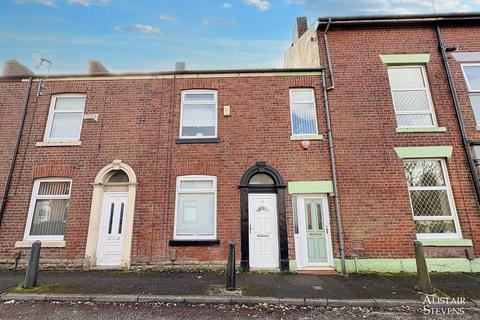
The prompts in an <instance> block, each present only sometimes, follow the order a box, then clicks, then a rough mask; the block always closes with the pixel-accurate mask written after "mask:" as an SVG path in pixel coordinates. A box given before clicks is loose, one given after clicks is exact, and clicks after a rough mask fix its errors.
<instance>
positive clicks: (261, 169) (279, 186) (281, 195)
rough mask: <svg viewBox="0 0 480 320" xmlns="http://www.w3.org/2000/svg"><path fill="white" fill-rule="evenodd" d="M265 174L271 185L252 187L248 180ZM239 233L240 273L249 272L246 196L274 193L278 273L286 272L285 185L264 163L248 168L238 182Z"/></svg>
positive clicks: (259, 162) (287, 266) (280, 177)
mask: <svg viewBox="0 0 480 320" xmlns="http://www.w3.org/2000/svg"><path fill="white" fill-rule="evenodd" d="M258 173H265V174H267V175H268V176H270V177H271V178H272V179H273V181H274V184H273V185H268V186H265V185H252V184H249V182H250V179H251V178H252V177H253V176H254V175H256V174H258ZM239 188H240V216H241V223H240V229H241V230H240V231H241V261H240V266H241V268H242V271H249V270H250V257H249V230H248V229H249V221H248V194H249V193H276V194H277V217H278V238H279V239H278V241H279V246H278V247H279V251H280V252H279V257H280V261H279V262H280V263H279V265H280V271H282V272H288V271H289V265H288V237H287V219H286V209H285V188H286V184H285V182H284V180H283V178H282V176H281V175H280V173H279V172H278V171H277V170H276V169H274V168H273V167H271V166H269V165H267V163H266V162H265V161H258V162H257V163H256V164H255V165H254V166H253V167H251V168H249V169H248V170H247V171H245V173H244V174H243V176H242V179H241V180H240V186H239Z"/></svg>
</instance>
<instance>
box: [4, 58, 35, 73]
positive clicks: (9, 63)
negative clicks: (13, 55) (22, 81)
mask: <svg viewBox="0 0 480 320" xmlns="http://www.w3.org/2000/svg"><path fill="white" fill-rule="evenodd" d="M2 75H3V76H7V77H12V76H31V75H33V72H32V71H31V70H30V69H28V68H27V67H26V66H24V65H23V64H21V63H20V62H18V61H17V60H15V59H8V60H5V64H4V65H3V71H2Z"/></svg>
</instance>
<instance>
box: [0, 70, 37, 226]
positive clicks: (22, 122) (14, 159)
mask: <svg viewBox="0 0 480 320" xmlns="http://www.w3.org/2000/svg"><path fill="white" fill-rule="evenodd" d="M32 81H33V77H30V78H29V79H28V89H27V95H26V96H25V104H24V106H23V113H22V119H21V120H20V127H19V128H18V133H17V143H16V145H15V151H14V152H13V157H12V162H11V163H10V169H9V170H8V176H7V183H6V184H5V190H4V192H3V200H2V206H1V207H0V225H1V224H2V218H3V213H4V212H5V207H6V205H7V201H8V194H9V192H10V184H11V183H12V178H13V170H14V169H15V163H16V162H17V156H18V149H19V148H20V141H21V140H22V132H23V126H24V125H25V118H26V116H27V110H28V101H29V100H30V92H31V91H32Z"/></svg>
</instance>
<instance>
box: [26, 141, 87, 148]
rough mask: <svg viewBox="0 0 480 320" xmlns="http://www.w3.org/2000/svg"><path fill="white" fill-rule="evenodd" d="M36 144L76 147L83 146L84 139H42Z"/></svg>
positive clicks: (41, 145)
mask: <svg viewBox="0 0 480 320" xmlns="http://www.w3.org/2000/svg"><path fill="white" fill-rule="evenodd" d="M35 145H36V146H37V147H74V146H81V145H82V141H41V142H37V143H36V144H35Z"/></svg>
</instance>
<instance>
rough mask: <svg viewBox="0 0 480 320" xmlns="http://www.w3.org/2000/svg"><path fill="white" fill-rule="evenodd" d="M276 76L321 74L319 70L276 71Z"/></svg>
mask: <svg viewBox="0 0 480 320" xmlns="http://www.w3.org/2000/svg"><path fill="white" fill-rule="evenodd" d="M275 75H276V76H280V77H288V76H321V75H322V72H321V71H282V72H276V73H275Z"/></svg>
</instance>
